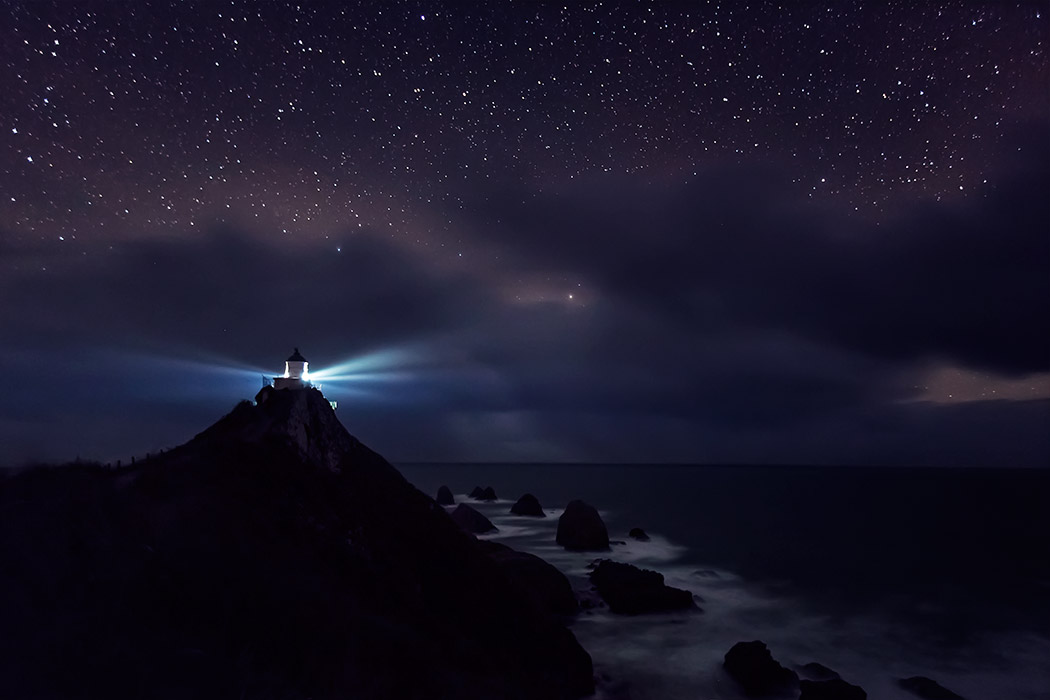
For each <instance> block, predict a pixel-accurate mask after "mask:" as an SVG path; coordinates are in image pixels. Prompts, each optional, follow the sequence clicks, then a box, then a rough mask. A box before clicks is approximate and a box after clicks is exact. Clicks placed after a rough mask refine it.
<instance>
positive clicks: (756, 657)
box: [724, 639, 798, 695]
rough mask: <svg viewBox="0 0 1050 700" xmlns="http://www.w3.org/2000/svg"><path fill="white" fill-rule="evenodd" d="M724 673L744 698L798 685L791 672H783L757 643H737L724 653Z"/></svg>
mask: <svg viewBox="0 0 1050 700" xmlns="http://www.w3.org/2000/svg"><path fill="white" fill-rule="evenodd" d="M724 666H725V669H726V671H727V672H728V673H729V675H731V676H732V677H733V679H734V680H735V681H736V682H737V683H739V684H740V686H741V688H743V690H744V692H745V693H747V694H748V695H767V694H770V693H777V692H783V691H787V690H791V689H792V688H794V687H796V686H797V685H798V676H797V675H796V674H795V672H794V671H791V670H789V669H786V668H784V667H783V666H781V665H780V664H779V663H777V662H776V660H775V659H774V658H773V655H772V654H770V653H769V649H767V648H766V645H765V644H764V643H762V642H760V641H758V640H757V639H756V640H755V641H753V642H737V643H736V644H734V645H733V648H732V649H730V650H729V651H728V652H727V653H726V658H725V664H724Z"/></svg>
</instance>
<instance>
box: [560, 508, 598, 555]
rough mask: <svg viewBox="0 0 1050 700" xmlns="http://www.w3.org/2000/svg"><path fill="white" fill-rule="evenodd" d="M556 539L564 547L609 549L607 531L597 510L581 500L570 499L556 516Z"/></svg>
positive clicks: (587, 549) (591, 549)
mask: <svg viewBox="0 0 1050 700" xmlns="http://www.w3.org/2000/svg"><path fill="white" fill-rule="evenodd" d="M556 541H557V543H558V544H560V545H561V546H562V547H565V549H570V550H574V551H578V552H602V551H606V550H608V549H609V531H608V530H606V529H605V523H604V522H602V517H601V516H600V515H598V510H597V509H596V508H595V507H594V506H592V505H588V504H587V503H584V502H583V501H579V500H576V501H570V502H569V505H567V506H566V507H565V512H564V513H562V514H561V517H560V518H558V534H557V537H556Z"/></svg>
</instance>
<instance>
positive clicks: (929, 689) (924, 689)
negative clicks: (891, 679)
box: [897, 676, 963, 700]
mask: <svg viewBox="0 0 1050 700" xmlns="http://www.w3.org/2000/svg"><path fill="white" fill-rule="evenodd" d="M897 685H899V686H900V687H902V688H904V689H905V690H907V691H908V692H910V693H914V694H915V695H918V696H919V697H920V698H923V700H963V697H962V696H961V695H958V694H956V693H953V692H952V691H950V690H948V689H947V688H945V687H944V686H943V685H941V684H940V683H938V682H937V681H935V680H933V679H932V678H927V677H926V676H912V677H911V678H901V679H900V680H899V681H897Z"/></svg>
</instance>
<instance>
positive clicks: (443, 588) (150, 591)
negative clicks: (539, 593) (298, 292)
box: [0, 389, 594, 700]
mask: <svg viewBox="0 0 1050 700" xmlns="http://www.w3.org/2000/svg"><path fill="white" fill-rule="evenodd" d="M0 514H2V526H0V620H2V621H3V622H2V628H3V634H2V635H0V678H3V695H4V696H5V697H36V698H43V697H78V698H114V697H196V698H209V699H210V698H226V697H275V698H276V697H280V698H289V699H295V700H303V699H305V698H309V697H313V698H337V697H353V698H359V699H363V700H378V699H379V698H393V697H404V698H426V697H448V698H453V697H454V698H468V699H470V700H482V699H488V698H498V699H502V700H512V699H514V700H519V699H521V698H526V697H536V698H540V697H542V698H559V699H562V700H568V699H569V698H577V697H580V696H584V695H588V694H589V693H591V692H592V691H593V684H594V681H593V670H592V667H591V661H590V657H589V656H588V655H587V653H586V652H585V651H584V650H583V649H582V648H581V647H580V645H579V644H578V643H577V642H576V640H575V638H574V637H573V635H572V633H571V632H570V631H569V630H567V629H566V628H565V627H564V626H562V625H560V624H558V623H557V622H555V621H554V620H553V619H552V618H551V616H549V615H542V614H537V607H536V603H535V602H534V601H533V600H531V599H530V598H528V597H527V596H526V595H524V594H523V593H522V590H521V588H520V586H519V585H518V584H516V583H514V582H513V581H512V578H511V575H510V574H508V571H507V570H505V569H504V568H503V567H501V566H500V565H499V564H498V563H497V562H495V561H493V559H492V558H490V557H489V556H487V555H486V554H485V552H483V551H482V549H481V548H480V547H479V544H478V541H477V540H475V539H474V538H473V537H471V536H469V535H467V534H465V533H464V532H462V531H461V530H460V529H459V527H458V526H457V525H456V524H455V523H454V522H453V521H452V519H451V518H450V517H449V516H448V514H447V513H446V512H445V510H444V509H443V508H441V507H439V506H438V505H437V504H436V503H435V502H434V501H433V500H432V499H431V498H430V497H429V496H427V495H425V494H423V493H421V492H419V491H418V490H416V489H415V488H414V487H413V486H412V485H411V484H409V483H408V482H407V481H406V480H405V479H404V478H403V477H402V476H401V475H400V474H399V473H398V472H397V470H396V469H394V467H392V466H391V465H390V464H389V463H388V462H386V461H385V460H384V459H383V458H382V457H380V456H379V455H378V454H376V453H375V452H373V451H372V450H370V449H368V448H367V447H365V446H364V445H363V444H361V443H360V442H359V441H357V440H356V439H354V438H353V437H352V436H350V434H349V433H347V432H346V430H345V429H344V428H343V427H342V425H340V424H339V421H338V420H337V419H336V417H335V415H334V413H333V412H332V409H331V407H330V405H329V404H328V402H327V401H326V400H325V399H324V397H323V396H321V394H320V393H319V392H317V391H315V390H312V389H306V390H282V391H272V392H269V393H268V396H267V397H266V400H265V402H263V403H260V404H259V405H252V404H251V403H248V402H244V403H242V404H240V405H238V406H237V407H236V408H234V410H233V411H232V412H231V413H230V414H229V415H227V416H226V417H224V418H222V419H221V420H219V421H218V422H217V423H216V424H215V425H213V426H212V427H211V428H209V429H208V430H205V431H204V432H203V433H201V434H200V435H198V436H197V437H196V438H194V439H193V440H191V441H190V442H188V443H187V444H185V445H183V446H181V447H178V448H175V449H173V450H169V451H167V452H165V453H164V454H162V455H158V456H155V457H153V458H152V459H149V460H140V461H139V462H138V464H137V465H136V466H135V467H134V468H125V469H121V470H107V469H104V468H101V467H81V466H76V465H70V466H69V467H62V468H54V469H38V470H31V471H29V472H25V473H22V474H19V475H17V476H13V477H8V478H3V479H0Z"/></svg>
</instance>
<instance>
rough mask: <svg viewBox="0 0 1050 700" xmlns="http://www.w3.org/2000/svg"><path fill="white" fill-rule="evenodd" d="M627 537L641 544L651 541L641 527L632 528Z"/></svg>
mask: <svg viewBox="0 0 1050 700" xmlns="http://www.w3.org/2000/svg"><path fill="white" fill-rule="evenodd" d="M627 536H628V537H630V538H631V539H632V540H638V541H639V542H648V541H649V535H647V534H645V530H643V529H642V528H640V527H632V528H631V531H630V532H628V533H627Z"/></svg>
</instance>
